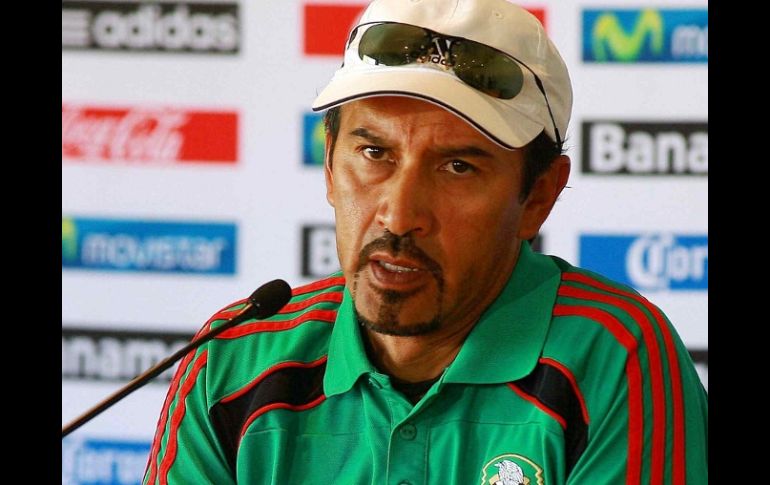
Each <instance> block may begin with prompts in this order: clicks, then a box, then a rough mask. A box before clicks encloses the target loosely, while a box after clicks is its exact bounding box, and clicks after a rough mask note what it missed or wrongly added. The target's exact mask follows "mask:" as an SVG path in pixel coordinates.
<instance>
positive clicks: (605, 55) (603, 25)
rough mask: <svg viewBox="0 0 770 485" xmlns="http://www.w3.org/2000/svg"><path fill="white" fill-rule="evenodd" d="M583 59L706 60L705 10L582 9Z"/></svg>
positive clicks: (612, 60)
mask: <svg viewBox="0 0 770 485" xmlns="http://www.w3.org/2000/svg"><path fill="white" fill-rule="evenodd" d="M583 61H585V62H629V63H630V62H687V63H702V62H708V10H707V9H676V10H673V9H652V8H647V9H642V10H639V9H616V10H585V11H583Z"/></svg>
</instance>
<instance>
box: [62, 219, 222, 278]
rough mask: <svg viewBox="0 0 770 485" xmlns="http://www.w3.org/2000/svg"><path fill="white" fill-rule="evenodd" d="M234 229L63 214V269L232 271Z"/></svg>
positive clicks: (195, 224)
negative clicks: (64, 215)
mask: <svg viewBox="0 0 770 485" xmlns="http://www.w3.org/2000/svg"><path fill="white" fill-rule="evenodd" d="M236 245H237V228H236V226H235V225H234V224H231V223H223V222H185V221H141V220H125V219H90V218H81V217H62V268H68V269H73V268H77V269H86V270H102V271H105V270H109V271H156V272H171V273H194V274H235V262H236V261H235V256H236V249H237V247H236Z"/></svg>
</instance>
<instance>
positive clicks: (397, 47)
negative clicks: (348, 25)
mask: <svg viewBox="0 0 770 485" xmlns="http://www.w3.org/2000/svg"><path fill="white" fill-rule="evenodd" d="M429 45H430V36H429V35H428V33H427V32H425V31H424V30H423V29H421V28H420V27H415V26H413V25H403V24H379V25H374V26H372V27H369V28H368V29H367V30H366V32H364V35H363V36H362V37H361V42H359V44H358V57H360V58H361V59H363V58H364V56H367V57H370V58H372V59H374V60H375V61H376V62H377V63H379V64H385V65H386V66H403V65H406V64H410V63H412V62H415V61H417V58H419V57H420V56H421V55H422V54H424V53H425V49H427V47H428V46H429Z"/></svg>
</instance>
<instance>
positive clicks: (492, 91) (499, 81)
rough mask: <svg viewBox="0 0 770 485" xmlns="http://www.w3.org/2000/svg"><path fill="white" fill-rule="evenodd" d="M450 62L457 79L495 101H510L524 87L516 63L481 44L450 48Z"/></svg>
mask: <svg viewBox="0 0 770 485" xmlns="http://www.w3.org/2000/svg"><path fill="white" fill-rule="evenodd" d="M452 62H453V63H454V66H453V68H454V71H455V75H456V76H457V77H458V78H460V79H461V80H462V81H464V82H465V83H466V84H469V85H471V86H473V87H474V88H476V89H478V90H479V91H481V92H484V93H486V94H488V95H490V96H494V97H495V98H500V99H511V98H513V97H514V96H516V95H517V94H519V92H521V87H522V85H523V84H524V74H523V73H522V72H521V67H520V66H519V65H518V64H517V63H516V61H514V60H513V59H511V58H510V57H508V56H506V55H504V54H502V53H500V52H497V51H496V50H494V49H491V48H489V47H487V46H485V45H482V44H477V43H475V42H467V41H465V42H457V43H455V44H453V45H452Z"/></svg>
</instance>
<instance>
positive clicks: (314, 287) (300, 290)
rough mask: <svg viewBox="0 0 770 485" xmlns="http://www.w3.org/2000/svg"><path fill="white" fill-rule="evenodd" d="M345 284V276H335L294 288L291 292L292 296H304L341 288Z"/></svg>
mask: <svg viewBox="0 0 770 485" xmlns="http://www.w3.org/2000/svg"><path fill="white" fill-rule="evenodd" d="M344 284H345V277H344V276H334V277H331V278H326V279H323V280H319V281H314V282H313V283H310V284H307V285H305V286H300V287H297V288H294V289H293V290H291V296H298V295H304V294H306V293H312V292H314V291H318V290H324V289H326V288H331V287H332V286H340V285H344Z"/></svg>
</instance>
